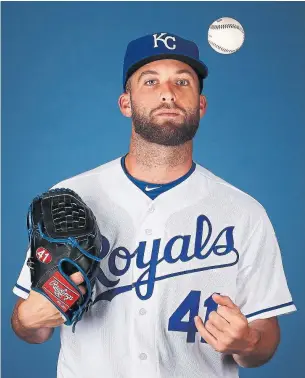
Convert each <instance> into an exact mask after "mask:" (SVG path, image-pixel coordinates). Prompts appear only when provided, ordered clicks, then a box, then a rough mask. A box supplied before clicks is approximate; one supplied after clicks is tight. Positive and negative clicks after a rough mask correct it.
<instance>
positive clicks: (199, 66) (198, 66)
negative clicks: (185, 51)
mask: <svg viewBox="0 0 305 378" xmlns="http://www.w3.org/2000/svg"><path fill="white" fill-rule="evenodd" d="M162 59H175V60H179V61H180V62H183V63H186V64H188V65H189V66H191V67H192V68H193V70H194V71H195V72H196V73H197V75H198V76H199V77H200V78H201V79H205V78H206V77H207V76H208V67H207V66H206V65H205V64H204V63H203V62H201V61H199V60H196V59H192V58H190V57H189V56H185V55H178V54H159V55H153V56H149V57H148V58H144V59H141V60H140V61H138V62H137V63H136V64H134V65H133V66H131V67H130V68H129V70H128V72H127V75H126V81H125V83H124V85H126V82H127V80H128V79H129V78H130V76H131V75H132V74H133V73H135V72H136V71H137V70H138V69H139V68H140V67H142V66H144V65H145V64H148V63H151V62H154V61H156V60H162Z"/></svg>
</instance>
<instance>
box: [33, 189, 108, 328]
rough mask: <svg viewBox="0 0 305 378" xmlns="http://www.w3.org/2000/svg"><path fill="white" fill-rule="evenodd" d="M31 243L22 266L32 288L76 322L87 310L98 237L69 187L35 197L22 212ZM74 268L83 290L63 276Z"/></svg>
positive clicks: (94, 225)
mask: <svg viewBox="0 0 305 378" xmlns="http://www.w3.org/2000/svg"><path fill="white" fill-rule="evenodd" d="M27 228H28V234H29V242H30V248H31V254H30V258H29V259H28V261H27V265H28V266H29V267H30V271H31V281H32V290H34V291H37V292H38V293H40V294H42V295H44V296H45V297H46V298H47V299H48V300H50V301H51V302H52V304H53V305H54V306H55V307H57V309H58V310H59V311H60V312H61V313H62V314H63V317H64V318H65V319H66V322H65V324H66V325H71V324H73V332H74V328H75V325H76V323H77V322H78V321H79V320H80V319H81V318H82V315H83V313H84V312H85V311H86V310H88V308H89V304H90V303H91V295H92V289H93V286H94V284H95V280H96V275H97V272H98V268H99V262H100V260H101V257H100V256H101V251H102V245H103V241H104V242H105V240H106V241H107V239H106V238H104V237H103V236H102V235H101V233H100V231H99V228H98V225H97V222H96V219H95V217H94V214H93V212H92V211H91V209H90V208H89V207H88V206H87V205H86V204H85V203H84V202H83V201H82V199H81V198H80V197H79V196H78V195H77V194H76V193H75V192H73V191H72V190H70V189H53V190H50V191H48V192H46V193H43V194H41V195H39V196H37V197H35V198H34V199H33V201H32V203H31V205H30V208H29V211H28V216H27ZM76 272H80V273H82V275H83V277H84V284H85V286H86V294H84V295H83V294H82V293H81V291H80V290H79V288H78V286H77V285H76V284H75V283H74V282H73V281H72V280H71V279H70V278H69V276H70V275H71V274H72V273H76Z"/></svg>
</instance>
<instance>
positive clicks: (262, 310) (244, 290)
mask: <svg viewBox="0 0 305 378" xmlns="http://www.w3.org/2000/svg"><path fill="white" fill-rule="evenodd" d="M236 304H237V305H238V306H239V308H240V309H241V312H242V313H243V314H244V315H245V316H246V317H247V319H248V322H251V321H253V320H255V319H266V318H270V317H273V316H277V315H282V314H288V313H291V312H293V311H296V306H295V305H294V303H293V300H292V297H291V294H290V291H289V288H288V284H287V280H286V277H285V273H284V268H283V263H282V256H281V251H280V248H279V244H278V241H277V238H276V235H275V232H274V228H273V226H272V224H271V221H270V219H269V217H268V215H267V213H266V212H265V210H264V211H263V212H262V214H261V216H260V219H259V221H258V222H257V223H256V226H255V228H254V230H253V231H252V233H251V235H250V236H249V237H248V239H247V240H246V242H245V243H244V245H243V248H242V251H241V253H240V260H239V269H238V276H237V296H236Z"/></svg>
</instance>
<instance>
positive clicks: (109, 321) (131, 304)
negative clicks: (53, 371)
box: [12, 33, 296, 378]
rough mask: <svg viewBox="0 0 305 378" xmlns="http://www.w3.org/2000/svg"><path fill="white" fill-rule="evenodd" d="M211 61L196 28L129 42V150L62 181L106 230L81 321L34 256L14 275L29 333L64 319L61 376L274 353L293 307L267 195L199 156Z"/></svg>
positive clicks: (245, 362) (143, 370)
mask: <svg viewBox="0 0 305 378" xmlns="http://www.w3.org/2000/svg"><path fill="white" fill-rule="evenodd" d="M207 74H208V71H207V67H206V65H205V64H204V63H203V62H202V61H201V60H200V59H199V51H198V47H197V46H196V44H195V43H194V42H192V41H189V40H186V39H183V38H181V37H179V36H177V35H173V34H170V33H156V34H152V35H146V36H144V37H141V38H139V39H136V40H134V41H132V42H130V43H129V45H128V47H127V50H126V55H125V59H124V68H123V93H122V95H121V96H120V98H119V107H120V110H121V112H122V114H123V115H124V116H125V117H128V118H131V121H132V132H131V141H130V149H129V152H128V153H127V154H126V155H125V156H123V157H120V158H117V159H115V160H113V161H111V162H109V163H107V164H103V165H101V166H99V167H97V168H95V169H92V170H89V171H87V172H84V173H82V174H79V175H77V176H75V177H72V178H69V179H67V180H64V181H62V182H60V183H58V184H57V185H55V186H54V188H60V187H63V188H70V189H72V190H74V191H75V192H76V193H78V194H79V195H80V196H81V197H82V198H83V200H84V201H85V202H86V204H87V205H88V206H89V207H90V208H91V209H92V210H93V212H94V214H95V216H96V218H97V222H98V225H99V228H100V230H101V232H102V233H103V235H104V236H105V237H106V238H107V240H108V242H109V243H108V247H107V248H106V251H103V258H102V260H101V263H100V267H99V273H98V277H97V283H96V285H95V291H94V293H93V299H92V304H91V307H90V309H89V311H88V312H86V313H85V314H84V316H83V318H82V320H81V321H80V322H79V323H78V324H77V327H76V330H75V333H73V332H72V330H71V327H70V326H66V325H64V324H63V323H64V320H63V318H62V317H61V314H60V313H59V311H58V310H57V309H56V308H55V307H54V306H53V305H52V304H51V303H50V302H49V301H48V300H47V299H46V298H45V297H44V296H42V295H41V294H39V293H37V292H34V291H32V290H31V281H30V273H29V269H28V266H27V264H26V263H25V264H24V266H23V268H22V271H21V273H20V276H19V278H18V281H17V283H16V285H15V287H14V289H13V291H14V293H15V294H16V295H18V296H19V297H20V298H19V299H18V301H17V304H16V306H15V309H14V312H13V316H12V326H13V329H14V331H15V333H16V334H17V335H18V336H19V337H21V338H22V339H23V340H25V341H27V342H29V343H43V342H45V341H46V340H48V339H49V338H50V337H51V335H52V333H53V331H54V328H55V327H57V326H60V336H61V349H60V354H59V359H58V368H57V377H58V378H143V377H145V378H172V377H177V378H178V377H179V378H202V377H209V378H216V377H221V378H224V377H228V378H233V377H238V367H239V366H243V367H255V366H259V365H262V364H264V363H266V362H267V361H269V360H270V359H271V357H272V356H273V355H274V352H275V350H276V348H277V346H278V344H279V339H280V330H279V325H278V321H277V316H278V315H282V314H287V313H291V312H293V311H296V307H295V305H294V303H293V301H292V298H291V294H290V292H289V288H288V285H287V282H286V278H285V273H284V270H283V265H282V260H281V253H280V249H279V245H278V242H277V239H276V235H275V233H274V229H273V227H272V224H271V222H270V220H269V218H268V215H267V213H266V211H265V209H264V208H263V206H262V205H261V204H260V203H258V202H257V201H256V200H255V199H254V198H252V197H250V196H249V195H248V194H246V193H244V192H242V191H241V190H239V189H237V188H235V187H234V186H232V185H230V184H229V183H227V182H226V181H224V180H222V179H221V178H219V177H217V176H216V175H214V174H213V173H212V172H210V171H209V170H207V169H206V168H204V167H202V166H200V165H199V164H197V163H196V162H194V160H193V158H192V146H193V138H194V136H195V134H196V131H197V129H198V127H199V121H200V119H201V118H202V117H203V116H204V114H205V112H206V107H207V101H206V98H205V96H204V95H202V89H203V82H204V79H205V78H206V77H207ZM27 255H29V251H28V253H27ZM26 260H27V259H26ZM73 280H74V282H75V283H77V284H78V285H80V287H81V283H82V276H81V275H80V273H75V275H74V277H73Z"/></svg>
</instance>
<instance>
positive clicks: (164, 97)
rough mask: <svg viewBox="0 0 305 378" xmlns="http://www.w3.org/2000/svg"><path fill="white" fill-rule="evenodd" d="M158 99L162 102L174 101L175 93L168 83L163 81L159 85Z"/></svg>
mask: <svg viewBox="0 0 305 378" xmlns="http://www.w3.org/2000/svg"><path fill="white" fill-rule="evenodd" d="M160 99H161V101H162V102H163V103H164V102H168V103H172V102H175V101H176V95H175V92H174V89H173V87H172V85H171V84H170V83H164V84H163V85H162V86H161V91H160Z"/></svg>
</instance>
